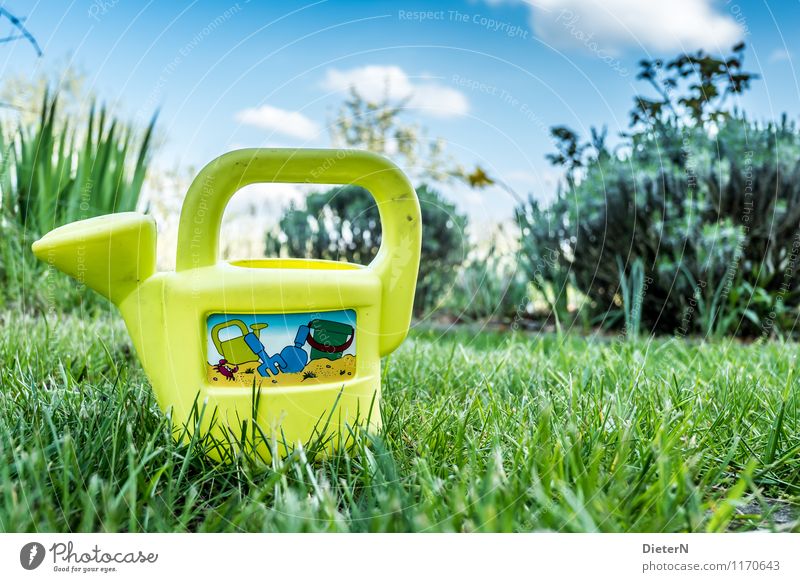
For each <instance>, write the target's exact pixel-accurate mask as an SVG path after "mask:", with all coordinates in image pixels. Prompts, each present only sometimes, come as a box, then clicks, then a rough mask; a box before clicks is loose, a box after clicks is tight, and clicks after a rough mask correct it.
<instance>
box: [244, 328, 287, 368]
mask: <svg viewBox="0 0 800 582" xmlns="http://www.w3.org/2000/svg"><path fill="white" fill-rule="evenodd" d="M244 341H245V342H247V347H249V348H250V349H251V350H253V353H254V354H255V355H257V356H258V359H259V360H261V365H260V366H259V367H258V373H259V374H261V375H262V376H264V377H265V378H266V377H267V376H269V373H268V372H267V370H269V372H272V374H273V375H275V374H280V373H281V368H283V369H286V361H285V360H284V359H283V358H282V357H281V355H280V354H275V355H274V356H268V355H267V352H265V351H264V345H263V344H262V343H261V340H259V339H258V338H257V337H256V336H255V334H252V333H248V334H247V335H246V336H244Z"/></svg>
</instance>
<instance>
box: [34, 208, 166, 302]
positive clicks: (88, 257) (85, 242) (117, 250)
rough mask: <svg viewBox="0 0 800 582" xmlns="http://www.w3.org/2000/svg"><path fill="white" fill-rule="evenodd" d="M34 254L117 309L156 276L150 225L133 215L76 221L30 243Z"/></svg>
mask: <svg viewBox="0 0 800 582" xmlns="http://www.w3.org/2000/svg"><path fill="white" fill-rule="evenodd" d="M33 254H34V255H36V257H37V258H38V259H40V260H42V261H44V262H46V263H48V264H50V265H52V266H53V267H55V268H56V269H58V270H60V271H63V272H64V273H66V274H67V275H69V276H70V277H72V278H74V279H76V280H77V281H78V282H79V283H83V284H84V285H86V286H87V287H91V288H92V289H94V290H95V291H97V292H98V293H100V294H101V295H103V296H105V297H107V298H108V299H110V300H111V301H113V302H114V303H116V304H117V305H119V303H120V302H121V301H122V300H123V299H125V297H127V296H128V295H129V294H130V293H131V292H132V291H133V290H134V289H136V288H137V287H138V286H139V284H141V283H143V282H144V281H145V279H147V278H148V277H150V276H151V275H152V274H153V273H155V268H156V225H155V221H154V220H153V218H152V217H150V216H145V215H143V214H139V213H137V212H121V213H119V214H109V215H107V216H98V217H96V218H89V219H87V220H80V221H78V222H73V223H71V224H67V225H64V226H62V227H59V228H57V229H55V230H53V231H51V232H49V233H48V234H46V235H45V236H44V237H42V238H41V239H39V240H38V241H36V242H35V243H33Z"/></svg>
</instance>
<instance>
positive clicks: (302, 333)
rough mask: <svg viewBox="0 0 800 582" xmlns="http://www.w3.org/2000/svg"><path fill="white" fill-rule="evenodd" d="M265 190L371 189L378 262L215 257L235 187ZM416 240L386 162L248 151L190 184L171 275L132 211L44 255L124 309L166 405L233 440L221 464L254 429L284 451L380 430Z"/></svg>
mask: <svg viewBox="0 0 800 582" xmlns="http://www.w3.org/2000/svg"><path fill="white" fill-rule="evenodd" d="M261 182H282V183H318V184H356V185H359V186H362V187H363V188H365V189H367V190H368V191H369V192H371V193H372V195H373V197H374V198H375V201H376V203H377V206H378V209H379V212H380V217H381V224H382V232H383V235H382V236H383V239H382V243H381V247H380V250H379V251H378V254H377V256H376V257H375V259H374V260H373V261H372V262H371V263H370V264H369V265H368V266H361V265H355V264H350V263H344V262H335V261H320V260H310V259H277V258H271V259H256V260H236V261H230V262H225V261H220V260H219V258H218V249H219V233H220V223H221V220H222V215H223V211H224V210H225V206H226V205H227V203H228V201H229V200H230V198H231V196H233V194H234V193H235V192H236V191H237V190H238V189H240V188H242V187H244V186H247V185H249V184H254V183H261ZM420 244H421V224H420V209H419V202H418V201H417V196H416V193H415V192H414V189H413V188H412V186H411V185H410V183H409V182H408V180H407V179H406V177H405V176H404V174H403V173H402V172H401V171H400V169H399V168H398V167H397V166H395V165H394V164H392V163H391V162H390V161H388V160H386V159H385V158H383V157H381V156H378V155H375V154H372V153H368V152H363V151H355V150H303V149H299V150H298V149H246V150H238V151H234V152H231V153H228V154H225V155H223V156H221V157H219V158H217V159H216V160H214V161H213V162H211V163H210V164H209V165H207V166H206V167H205V168H203V170H202V171H201V172H200V174H199V175H198V176H197V178H196V179H195V180H194V182H193V183H192V185H191V186H190V188H189V192H188V194H187V196H186V200H185V201H184V204H183V209H182V211H181V218H180V227H179V230H178V253H177V265H176V270H175V272H159V273H156V271H155V265H156V226H155V222H154V220H153V219H152V218H151V217H149V216H145V215H142V214H138V213H134V212H126V213H120V214H113V215H108V216H101V217H98V218H91V219H88V220H82V221H80V222H75V223H72V224H68V225H66V226H62V227H60V228H57V229H55V230H53V231H52V232H50V233H48V234H47V235H46V236H44V237H43V238H42V239H41V240H39V241H37V242H36V243H34V245H33V252H34V253H35V254H36V256H37V257H38V258H39V259H41V260H43V261H46V262H48V263H50V264H51V265H53V266H55V267H56V268H58V269H60V270H62V271H64V272H65V273H67V274H68V275H70V276H72V277H74V278H75V279H77V280H78V281H80V282H81V283H84V284H86V285H88V286H89V287H91V288H93V289H94V290H95V291H97V292H98V293H101V294H102V295H104V296H105V297H107V298H109V299H110V300H111V301H113V302H114V303H115V304H116V305H117V306H118V307H119V309H120V311H121V313H122V316H123V318H124V319H125V323H126V325H127V328H128V332H129V333H130V335H131V338H132V340H133V343H134V345H135V347H136V352H137V354H138V356H139V358H140V360H141V362H142V366H143V367H144V370H145V372H146V373H147V375H148V377H149V378H150V381H151V383H152V386H153V390H154V391H155V394H156V396H157V399H158V402H159V404H160V406H161V407H162V409H164V410H171V411H172V419H173V422H174V423H175V425H176V426H177V427H179V428H181V427H183V426H184V425H186V426H187V427H188V429H189V434H191V432H192V430H193V424H192V423H193V422H194V421H193V420H191V415H192V409H193V406H194V405H195V403H196V402H197V403H198V405H200V406H202V405H205V413H204V414H203V417H202V420H201V421H200V423H199V428H200V431H201V432H202V433H210V434H211V435H212V436H214V437H216V438H217V439H220V440H221V441H223V443H227V444H223V446H222V451H217V452H211V453H210V454H211V455H212V456H214V457H216V458H221V457H222V456H223V453H228V452H231V448H232V447H233V448H235V447H236V446H237V444H235V441H232V440H231V439H230V438H226V435H230V434H234V435H241V433H242V423H243V422H244V421H245V420H255V421H256V422H257V424H258V425H259V427H260V429H261V430H260V431H252V432H253V433H262V434H264V435H267V437H268V439H275V441H276V442H277V444H278V452H279V453H280V454H286V453H287V452H288V450H289V449H291V448H292V447H293V446H295V445H297V444H298V443H305V442H308V441H309V440H311V439H313V438H316V437H318V436H322V437H329V436H333V437H334V438H332V439H331V440H330V443H331V445H330V446H332V447H335V446H339V445H341V444H343V442H340V439H339V438H338V437H339V436H341V435H346V434H347V432H348V431H347V428H346V426H353V425H355V424H357V423H360V424H362V425H364V424H367V422H368V425H367V428H368V429H370V430H375V429H377V428H378V427H379V426H380V412H379V407H378V399H379V396H380V357H381V356H384V355H387V354H389V353H390V352H392V351H393V350H394V349H395V348H397V347H398V346H399V345H400V343H401V342H402V341H403V339H404V338H405V336H406V334H407V333H408V327H409V323H410V320H411V309H412V305H413V301H414V288H415V285H416V280H417V271H418V269H419V256H420ZM320 322H324V325H321V324H320ZM342 330H344V332H343V331H342ZM347 330H353V333H345V332H347ZM312 351H313V357H311V355H312ZM254 388H255V390H254ZM254 395H257V396H258V398H254ZM212 417H213V418H214V420H213V421H212V420H211V419H212ZM323 427H327V429H325V428H323ZM323 430H327V431H328V434H325V435H320V434H319V433H320V432H321V431H323ZM248 432H249V431H248ZM248 444H249V445H250V446H254V447H256V449H257V451H258V452H259V453H260V454H262V455H263V456H264V457H265V458H270V457H271V454H272V453H273V452H274V449H273V447H272V446H271V444H270V443H268V442H263V439H262V440H260V441H259V442H252V441H251V442H249V443H248Z"/></svg>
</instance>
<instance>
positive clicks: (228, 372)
mask: <svg viewBox="0 0 800 582" xmlns="http://www.w3.org/2000/svg"><path fill="white" fill-rule="evenodd" d="M214 369H215V370H216V371H217V372H219V373H220V374H222V376H224V377H225V378H227V379H228V381H229V382H233V379H234V378H233V375H234V374H235V373H236V372H238V371H239V366H229V365H228V360H220V361H219V363H218V364H217V365H216V366H214Z"/></svg>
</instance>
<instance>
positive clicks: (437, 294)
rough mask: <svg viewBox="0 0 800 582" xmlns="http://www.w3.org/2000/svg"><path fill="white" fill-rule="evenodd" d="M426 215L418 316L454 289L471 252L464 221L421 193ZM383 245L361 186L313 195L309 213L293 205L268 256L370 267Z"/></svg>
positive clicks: (271, 237)
mask: <svg viewBox="0 0 800 582" xmlns="http://www.w3.org/2000/svg"><path fill="white" fill-rule="evenodd" d="M417 196H418V197H419V201H420V206H421V209H422V261H421V263H420V273H419V279H418V282H417V294H416V297H415V300H414V312H415V314H416V315H417V316H421V315H423V314H424V312H425V310H426V309H428V308H429V307H434V306H435V305H436V304H437V302H440V301H441V299H442V298H443V296H444V294H445V292H446V291H447V290H448V288H449V287H450V286H451V285H452V284H453V280H454V278H455V275H456V272H457V270H458V267H459V266H460V265H461V263H462V262H463V261H464V257H465V256H466V254H467V252H468V241H467V240H466V238H465V230H466V226H467V218H466V216H464V215H462V214H459V213H458V212H457V210H456V208H455V206H454V205H453V204H452V203H450V202H448V201H446V200H445V199H444V198H442V196H441V194H439V193H438V192H437V191H436V190H434V189H432V188H429V187H428V186H426V185H422V186H420V187H418V188H417ZM380 242H381V228H380V216H379V214H378V208H377V206H376V205H375V202H374V200H373V198H372V196H371V195H370V194H369V192H367V191H366V190H364V189H363V188H361V187H359V186H341V187H337V188H332V189H331V190H328V191H326V192H318V193H313V194H310V195H309V196H308V197H307V198H306V203H305V207H301V206H298V205H294V204H293V205H291V206H290V207H289V208H288V209H287V210H286V212H285V213H284V215H283V216H282V217H281V219H280V222H279V224H278V229H277V231H276V232H272V233H268V234H267V239H266V253H267V255H268V256H270V255H272V256H283V257H305V258H314V259H327V260H334V261H347V262H351V263H358V264H367V263H369V262H370V261H371V260H372V259H373V258H374V257H375V254H376V253H377V252H378V247H379V246H380Z"/></svg>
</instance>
